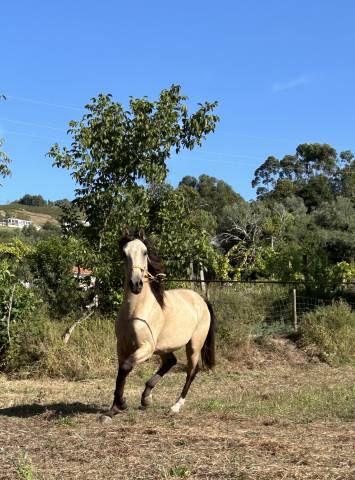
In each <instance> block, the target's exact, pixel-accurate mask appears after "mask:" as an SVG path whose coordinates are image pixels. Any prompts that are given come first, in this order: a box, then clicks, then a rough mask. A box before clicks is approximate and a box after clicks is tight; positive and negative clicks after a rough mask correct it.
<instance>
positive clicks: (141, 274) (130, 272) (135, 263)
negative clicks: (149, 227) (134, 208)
mask: <svg viewBox="0 0 355 480" xmlns="http://www.w3.org/2000/svg"><path fill="white" fill-rule="evenodd" d="M127 240H128V241H127V243H126V244H125V245H124V246H123V247H122V254H123V258H124V263H125V269H126V278H127V279H128V285H129V288H130V289H131V291H132V293H135V294H136V295H138V294H139V293H141V291H142V289H143V282H144V279H145V278H146V276H147V272H148V248H147V247H146V245H145V243H144V240H145V237H144V232H143V230H141V231H140V232H139V238H135V239H132V240H130V239H129V238H127Z"/></svg>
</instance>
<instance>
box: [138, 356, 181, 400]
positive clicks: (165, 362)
mask: <svg viewBox="0 0 355 480" xmlns="http://www.w3.org/2000/svg"><path fill="white" fill-rule="evenodd" d="M161 360H162V364H161V367H160V368H159V370H158V371H157V372H156V373H155V374H154V375H153V376H152V377H151V378H150V379H149V380H148V381H147V383H146V384H145V389H144V392H143V394H142V398H141V404H142V407H147V406H148V405H150V403H151V402H152V390H153V388H154V387H155V385H156V384H157V383H158V382H159V380H160V379H161V378H162V377H163V376H164V375H165V374H166V373H167V372H168V371H169V370H170V369H171V368H172V367H173V366H174V365H176V362H177V360H176V357H175V355H174V354H173V353H166V354H162V355H161Z"/></svg>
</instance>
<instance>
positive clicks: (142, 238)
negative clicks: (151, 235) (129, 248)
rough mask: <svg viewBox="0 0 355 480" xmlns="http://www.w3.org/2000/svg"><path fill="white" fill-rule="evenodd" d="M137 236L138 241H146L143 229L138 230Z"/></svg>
mask: <svg viewBox="0 0 355 480" xmlns="http://www.w3.org/2000/svg"><path fill="white" fill-rule="evenodd" d="M138 235H139V238H140V240H142V241H144V240H145V239H146V237H145V233H144V228H142V227H141V228H140V229H139V232H138Z"/></svg>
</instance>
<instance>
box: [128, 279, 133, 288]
mask: <svg viewBox="0 0 355 480" xmlns="http://www.w3.org/2000/svg"><path fill="white" fill-rule="evenodd" d="M128 284H129V287H130V288H131V289H132V288H133V282H132V280H130V281H129V282H128Z"/></svg>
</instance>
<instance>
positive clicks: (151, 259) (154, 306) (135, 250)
mask: <svg viewBox="0 0 355 480" xmlns="http://www.w3.org/2000/svg"><path fill="white" fill-rule="evenodd" d="M119 247H120V251H121V256H122V258H123V261H124V267H125V281H124V295H123V302H122V306H121V309H120V313H119V316H118V318H117V320H116V325H115V330H116V336H117V354H118V362H119V368H118V374H117V380H116V389H115V393H114V400H113V404H112V407H111V408H110V410H108V411H107V412H105V413H104V414H103V415H102V416H101V420H102V421H105V420H110V419H112V417H113V416H114V415H116V414H117V413H118V412H119V411H120V410H125V409H126V408H127V404H126V401H125V399H124V396H123V395H124V387H125V382H126V378H127V375H128V374H129V373H130V372H131V370H132V369H133V368H134V367H135V366H136V365H139V364H140V363H142V362H144V361H146V360H148V359H149V358H151V357H152V355H153V354H156V355H159V356H160V358H161V366H160V368H159V369H158V371H157V372H156V373H155V374H154V375H153V376H152V377H151V378H150V379H149V380H148V381H147V382H146V385H145V389H144V391H143V394H142V397H141V405H142V407H147V406H148V405H149V404H150V403H151V402H152V390H153V388H154V387H155V386H156V384H157V383H158V381H159V380H160V379H161V378H162V377H163V376H164V375H165V374H166V373H167V372H168V371H169V370H170V369H171V368H172V367H173V366H174V365H175V364H176V357H175V355H174V353H173V352H174V351H176V350H178V349H179V348H181V347H183V346H186V357H187V377H186V382H185V385H184V387H183V389H182V392H181V395H180V397H179V398H178V400H177V401H176V403H175V404H174V405H173V406H172V407H171V409H170V410H171V412H172V413H178V412H179V411H180V408H181V407H182V406H183V404H184V403H185V399H186V395H187V393H188V391H189V388H190V386H191V383H192V381H193V380H194V378H195V376H196V373H197V371H198V368H199V359H200V357H201V359H202V364H203V365H204V366H206V367H207V368H209V369H212V368H213V367H214V365H215V331H216V318H215V315H214V313H213V310H212V306H211V304H210V303H209V302H208V301H207V300H205V299H203V298H202V297H201V296H200V295H199V294H198V293H196V292H194V291H193V290H189V289H180V288H179V289H173V290H164V277H165V275H164V267H163V263H162V260H161V258H160V257H159V255H158V254H157V253H156V251H155V248H154V245H153V243H152V241H151V240H150V239H149V238H147V237H146V236H145V234H144V231H143V230H140V231H139V233H138V234H135V235H131V234H130V233H129V232H128V231H126V232H125V234H124V236H123V237H122V239H121V240H120V244H119Z"/></svg>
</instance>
